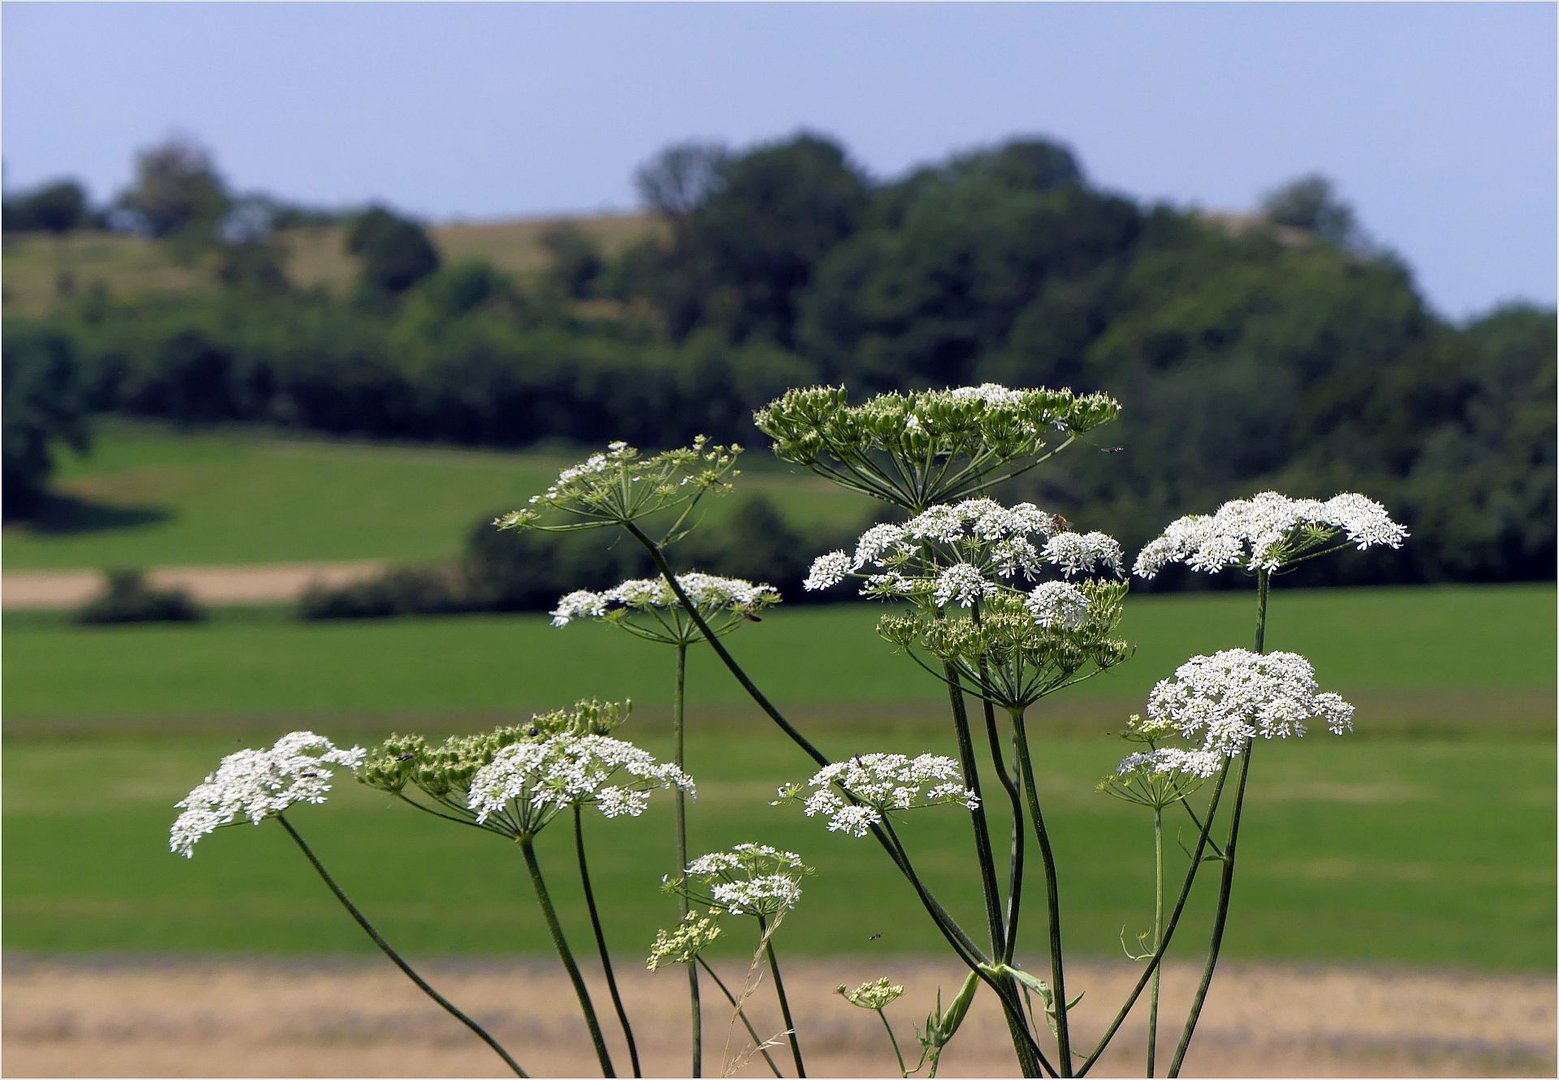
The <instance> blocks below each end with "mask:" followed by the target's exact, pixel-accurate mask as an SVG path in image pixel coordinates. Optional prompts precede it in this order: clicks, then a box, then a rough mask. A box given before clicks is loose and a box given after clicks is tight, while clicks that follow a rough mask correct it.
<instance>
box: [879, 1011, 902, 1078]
mask: <svg viewBox="0 0 1559 1080" xmlns="http://www.w3.org/2000/svg"><path fill="white" fill-rule="evenodd" d="M877 1019H879V1020H881V1021H882V1027H883V1030H884V1031H886V1032H887V1033H888V1041H889V1042H891V1043H892V1044H893V1056H894V1057H896V1058H898V1059H899V1075H900V1076H903V1077H907V1076H909V1069H908V1067H906V1066H905V1064H904V1052H903V1051H902V1050H900V1049H899V1039H898V1036H897V1035H895V1034H893V1025H892V1024H890V1023H888V1018H887V1016H886V1015H884V1014H883V1011H882V1010H881V1009H878V1010H877Z"/></svg>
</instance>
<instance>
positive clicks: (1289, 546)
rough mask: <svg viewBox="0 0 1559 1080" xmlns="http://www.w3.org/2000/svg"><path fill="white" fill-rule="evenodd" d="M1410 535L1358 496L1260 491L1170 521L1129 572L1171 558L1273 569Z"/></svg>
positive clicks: (1215, 566) (1214, 566) (1152, 568)
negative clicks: (1298, 496)
mask: <svg viewBox="0 0 1559 1080" xmlns="http://www.w3.org/2000/svg"><path fill="white" fill-rule="evenodd" d="M1407 535H1408V532H1407V530H1406V529H1405V528H1403V527H1402V526H1401V525H1399V524H1397V523H1396V522H1395V521H1392V520H1391V516H1390V515H1389V514H1388V513H1387V512H1386V508H1385V507H1384V506H1382V505H1381V504H1380V503H1378V502H1375V501H1374V500H1373V499H1367V498H1365V497H1364V496H1363V495H1358V494H1354V493H1351V492H1350V493H1345V494H1342V495H1336V496H1333V497H1332V498H1330V499H1327V500H1325V501H1324V502H1323V501H1321V500H1320V499H1291V498H1289V497H1288V496H1286V495H1280V494H1278V493H1277V492H1275V491H1263V492H1261V493H1260V494H1258V495H1256V496H1255V497H1254V498H1250V499H1235V500H1232V501H1230V502H1226V503H1224V504H1223V505H1222V506H1220V507H1219V508H1218V509H1217V511H1216V512H1215V513H1212V514H1190V515H1187V516H1186V517H1182V518H1178V519H1177V520H1175V521H1173V522H1171V523H1170V525H1169V527H1168V528H1166V529H1165V530H1164V532H1163V534H1162V535H1161V536H1159V537H1158V538H1157V539H1155V540H1152V541H1151V542H1149V543H1148V544H1147V546H1146V547H1144V548H1143V549H1142V551H1141V552H1140V553H1139V554H1138V555H1137V562H1136V565H1135V567H1134V568H1133V569H1134V570H1135V572H1136V574H1137V575H1138V576H1139V577H1144V578H1151V577H1153V576H1154V575H1155V574H1157V573H1158V572H1159V571H1160V570H1162V569H1163V568H1164V567H1165V566H1167V565H1168V564H1170V563H1176V562H1181V563H1185V564H1186V565H1187V566H1189V567H1190V568H1191V569H1192V570H1201V571H1205V572H1206V573H1209V574H1216V573H1217V572H1218V571H1219V570H1222V569H1223V568H1224V567H1228V566H1238V567H1241V568H1243V569H1245V570H1247V571H1251V572H1255V571H1258V570H1265V571H1272V570H1277V569H1280V568H1281V567H1283V566H1287V565H1290V564H1292V563H1296V562H1300V561H1302V560H1304V559H1308V558H1314V557H1316V556H1318V555H1324V554H1326V553H1327V552H1328V551H1335V550H1337V549H1338V548H1341V547H1346V546H1347V545H1348V544H1350V543H1351V544H1353V545H1354V547H1356V548H1358V549H1359V550H1361V551H1362V550H1363V549H1365V548H1368V547H1374V546H1377V545H1385V546H1386V547H1392V548H1397V547H1401V546H1402V541H1403V540H1405V539H1406V538H1407ZM1339 536H1341V537H1343V538H1344V539H1343V540H1342V541H1341V542H1338V537H1339Z"/></svg>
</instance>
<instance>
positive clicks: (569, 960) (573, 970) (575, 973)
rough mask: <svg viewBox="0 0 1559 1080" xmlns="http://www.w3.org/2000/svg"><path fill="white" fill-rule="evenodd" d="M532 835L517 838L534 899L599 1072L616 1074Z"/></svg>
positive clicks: (610, 1074) (604, 1074)
mask: <svg viewBox="0 0 1559 1080" xmlns="http://www.w3.org/2000/svg"><path fill="white" fill-rule="evenodd" d="M532 840H533V837H532V836H531V835H530V834H528V833H524V834H521V836H520V838H519V841H518V843H519V845H520V851H522V852H523V853H524V854H525V867H526V869H528V870H529V871H530V880H531V884H532V885H533V886H535V889H536V902H537V903H539V904H540V905H541V914H542V916H543V917H544V918H545V919H546V921H547V930H548V932H550V933H551V934H552V944H553V946H554V947H555V948H556V949H557V951H558V958H559V959H560V960H562V961H563V969H564V970H565V971H567V972H568V978H569V981H570V982H571V983H573V984H574V993H575V995H576V996H577V997H578V998H579V1008H580V1011H581V1012H583V1013H584V1015H585V1026H586V1027H587V1028H589V1029H590V1041H591V1042H592V1043H594V1044H595V1056H596V1058H597V1059H599V1061H600V1062H601V1073H602V1075H603V1076H616V1075H617V1070H616V1069H614V1068H613V1067H612V1056H611V1054H609V1053H607V1051H606V1039H605V1038H603V1037H602V1035H601V1025H600V1022H599V1021H597V1020H596V1016H595V1006H594V1005H592V1004H591V1003H590V991H589V990H588V989H586V988H585V980H584V979H583V977H581V976H580V974H579V965H578V964H576V963H574V954H573V953H572V952H571V951H569V947H568V941H567V939H565V938H564V937H563V927H562V925H561V924H560V923H559V922H558V913H557V911H556V910H555V909H554V908H553V906H552V897H551V895H550V894H549V893H548V892H547V883H546V882H545V881H544V880H543V879H542V876H541V864H540V863H538V862H537V861H536V848H535V845H534V844H533V843H532Z"/></svg>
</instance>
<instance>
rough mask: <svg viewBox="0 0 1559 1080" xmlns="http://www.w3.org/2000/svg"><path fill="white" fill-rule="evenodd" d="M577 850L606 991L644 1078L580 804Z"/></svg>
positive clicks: (632, 1059)
mask: <svg viewBox="0 0 1559 1080" xmlns="http://www.w3.org/2000/svg"><path fill="white" fill-rule="evenodd" d="M574 850H575V851H576V852H577V853H578V856H579V884H580V885H581V886H582V887H583V890H584V894H585V908H586V909H587V910H588V911H589V912H590V929H591V930H592V931H593V932H594V933H595V947H596V951H597V952H598V953H600V956H601V972H602V974H604V975H605V976H606V989H607V991H608V992H609V993H610V994H611V995H612V1008H613V1009H615V1010H616V1012H617V1022H618V1023H619V1024H621V1025H622V1029H623V1038H624V1039H625V1040H627V1043H628V1059H629V1061H630V1063H631V1064H632V1065H633V1075H634V1076H643V1075H644V1073H643V1072H642V1071H641V1070H640V1068H639V1047H638V1044H637V1043H636V1042H634V1038H633V1025H631V1024H630V1023H628V1010H627V1009H626V1008H624V1007H623V999H622V995H621V994H619V993H618V992H617V976H616V975H615V974H613V972H612V957H611V954H610V953H609V952H608V951H607V948H606V934H605V932H604V931H603V930H602V929H601V915H600V912H599V911H597V910H596V906H595V890H594V889H592V888H591V887H590V867H589V863H588V862H587V861H586V859H585V823H584V816H583V814H581V813H580V809H579V804H578V803H576V804H574Z"/></svg>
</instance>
